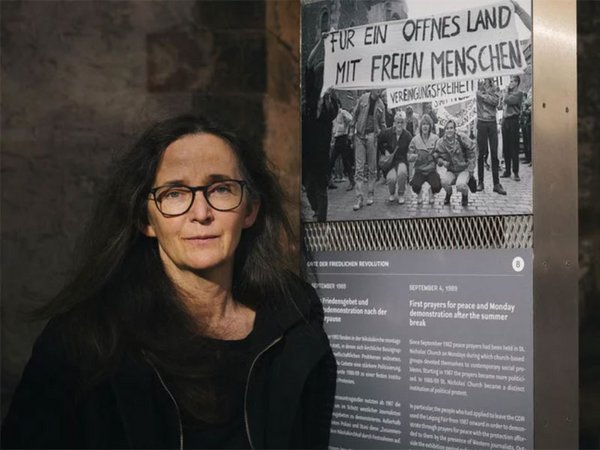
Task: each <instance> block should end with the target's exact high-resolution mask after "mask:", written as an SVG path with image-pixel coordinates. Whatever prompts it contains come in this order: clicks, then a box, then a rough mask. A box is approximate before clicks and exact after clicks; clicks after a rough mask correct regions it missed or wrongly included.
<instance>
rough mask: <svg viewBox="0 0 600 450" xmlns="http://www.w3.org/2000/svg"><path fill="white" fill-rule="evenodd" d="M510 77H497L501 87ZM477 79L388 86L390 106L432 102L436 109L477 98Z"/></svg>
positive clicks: (498, 84)
mask: <svg viewBox="0 0 600 450" xmlns="http://www.w3.org/2000/svg"><path fill="white" fill-rule="evenodd" d="M509 81H510V79H509V77H496V78H495V83H496V86H498V87H499V88H500V89H503V88H506V86H508V82H509ZM476 91H477V80H464V81H450V82H441V83H436V84H425V85H420V86H410V87H402V88H387V89H386V95H387V101H388V106H389V107H390V108H397V107H398V106H405V105H410V104H414V103H423V102H431V103H432V106H433V108H434V109H437V108H439V107H440V106H448V105H453V104H456V103H459V102H463V101H465V100H469V99H472V98H475V92H476Z"/></svg>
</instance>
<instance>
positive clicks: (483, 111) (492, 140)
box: [476, 78, 506, 195]
mask: <svg viewBox="0 0 600 450" xmlns="http://www.w3.org/2000/svg"><path fill="white" fill-rule="evenodd" d="M476 95H477V147H478V149H479V156H478V158H477V177H478V180H479V182H478V183H477V190H478V191H483V190H484V186H483V173H484V172H483V162H484V161H485V159H486V158H487V154H488V150H489V154H490V156H491V158H492V179H493V182H494V192H496V193H498V194H500V195H506V191H505V190H504V188H503V187H502V185H501V184H500V177H499V174H498V172H499V169H500V163H499V161H498V126H497V125H496V110H497V108H498V103H499V101H500V95H499V91H498V86H496V85H495V84H494V79H493V78H486V79H485V80H483V81H482V82H479V86H478V88H477V94H476ZM488 144H489V147H488Z"/></svg>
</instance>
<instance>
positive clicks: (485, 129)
mask: <svg viewBox="0 0 600 450" xmlns="http://www.w3.org/2000/svg"><path fill="white" fill-rule="evenodd" d="M488 143H489V150H490V155H491V157H492V179H493V181H494V185H496V184H499V183H500V177H499V175H498V170H499V168H500V163H499V162H498V126H497V125H496V122H495V121H494V122H480V121H477V148H478V149H479V154H478V156H477V177H478V181H479V182H480V183H483V162H484V155H486V154H487V149H488Z"/></svg>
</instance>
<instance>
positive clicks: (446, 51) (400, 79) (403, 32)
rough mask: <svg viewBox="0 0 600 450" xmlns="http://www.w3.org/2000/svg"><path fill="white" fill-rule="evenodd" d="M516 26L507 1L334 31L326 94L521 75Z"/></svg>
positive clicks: (328, 38)
mask: <svg viewBox="0 0 600 450" xmlns="http://www.w3.org/2000/svg"><path fill="white" fill-rule="evenodd" d="M515 21H516V16H515V12H514V7H513V5H512V4H511V3H510V2H508V1H504V2H499V3H496V4H492V5H486V6H482V7H477V8H470V9H465V10H461V11H456V12H452V13H445V14H437V15H432V16H428V17H421V18H415V19H405V20H400V21H393V22H382V23H378V24H370V25H362V26H358V27H352V28H345V29H340V30H336V31H331V32H330V33H329V34H328V35H327V36H326V38H325V42H324V44H325V46H324V47H325V48H324V50H325V68H324V82H323V90H325V89H327V88H329V87H334V88H335V89H357V90H361V89H363V90H366V89H372V88H374V87H377V88H387V87H394V88H399V87H405V86H406V87H414V86H419V85H427V84H430V85H435V84H436V83H440V82H441V81H443V82H444V84H446V85H448V84H449V83H451V82H460V81H465V80H473V79H477V78H486V77H497V76H503V75H512V74H517V73H521V72H523V70H524V69H525V67H526V64H527V62H526V60H525V57H524V55H523V49H522V46H521V43H520V41H519V38H518V35H517V29H516V23H515ZM462 87H465V86H462ZM452 88H453V87H452V85H451V86H450V89H452ZM454 88H456V89H460V88H461V86H459V85H457V86H454Z"/></svg>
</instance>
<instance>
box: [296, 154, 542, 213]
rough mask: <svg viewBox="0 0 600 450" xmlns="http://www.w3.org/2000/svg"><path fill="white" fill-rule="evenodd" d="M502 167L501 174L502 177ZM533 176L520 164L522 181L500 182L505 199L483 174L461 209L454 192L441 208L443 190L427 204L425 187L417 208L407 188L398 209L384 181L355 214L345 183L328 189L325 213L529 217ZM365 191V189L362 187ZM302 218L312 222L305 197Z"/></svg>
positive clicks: (458, 194) (352, 201)
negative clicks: (478, 189) (479, 189)
mask: <svg viewBox="0 0 600 450" xmlns="http://www.w3.org/2000/svg"><path fill="white" fill-rule="evenodd" d="M502 171H503V169H502V165H501V166H500V174H502ZM532 173H533V168H532V167H530V166H529V164H523V163H521V164H520V168H519V176H520V177H521V181H515V180H514V179H513V177H511V178H500V183H501V184H502V186H503V187H504V189H505V190H506V192H507V195H499V194H497V193H495V192H493V190H492V188H493V183H492V172H491V170H486V171H485V176H484V180H485V181H484V185H485V189H484V190H483V191H482V192H476V193H475V194H472V193H469V204H468V206H466V207H463V206H461V195H460V193H457V192H456V189H455V188H454V191H453V194H452V201H451V204H450V205H444V198H445V191H444V190H443V189H442V191H441V192H440V193H438V194H437V195H436V197H435V203H434V204H433V205H431V204H429V202H428V199H429V196H428V191H429V187H428V185H427V184H425V186H424V196H423V204H421V205H418V204H417V196H416V194H414V193H413V192H412V190H411V188H410V186H407V188H406V196H405V198H406V203H405V204H404V205H400V204H398V203H397V202H393V203H391V202H389V201H388V197H389V192H388V188H387V186H386V185H385V184H383V182H382V181H383V180H382V179H380V180H379V181H377V182H376V183H375V202H374V203H373V204H372V205H370V206H367V205H363V207H362V208H361V209H360V210H358V211H354V210H353V209H352V206H353V205H354V203H355V200H356V198H355V193H354V190H352V191H347V190H346V188H347V187H348V181H342V182H338V183H335V185H336V186H337V189H328V190H327V195H328V202H329V204H328V211H327V220H328V221H334V220H370V219H398V218H403V219H404V218H413V217H448V216H482V215H485V216H487V215H507V214H531V213H532V210H533V209H532V208H533V207H532ZM365 188H366V186H365ZM302 218H303V221H306V222H311V221H314V218H313V212H312V210H311V208H310V206H309V203H308V200H307V198H306V194H305V193H304V192H303V193H302Z"/></svg>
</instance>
